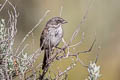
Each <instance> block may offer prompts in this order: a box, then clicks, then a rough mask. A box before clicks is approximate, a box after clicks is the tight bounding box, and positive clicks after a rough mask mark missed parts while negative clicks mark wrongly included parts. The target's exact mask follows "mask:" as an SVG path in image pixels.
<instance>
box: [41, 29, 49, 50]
mask: <svg viewBox="0 0 120 80" xmlns="http://www.w3.org/2000/svg"><path fill="white" fill-rule="evenodd" d="M47 33H48V30H47V28H44V30H43V32H42V34H41V37H40V47H41V50H43V49H44V44H43V42H44V39H45V37H46V35H47Z"/></svg>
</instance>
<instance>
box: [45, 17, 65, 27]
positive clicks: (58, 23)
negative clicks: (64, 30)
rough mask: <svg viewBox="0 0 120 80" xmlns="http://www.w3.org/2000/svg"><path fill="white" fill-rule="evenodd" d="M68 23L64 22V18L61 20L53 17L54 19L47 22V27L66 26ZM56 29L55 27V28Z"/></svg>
mask: <svg viewBox="0 0 120 80" xmlns="http://www.w3.org/2000/svg"><path fill="white" fill-rule="evenodd" d="M65 23H67V21H66V20H64V19H63V18H60V17H53V18H52V19H50V20H49V21H48V22H47V26H52V25H56V26H57V25H61V24H65ZM54 27H55V26H54Z"/></svg>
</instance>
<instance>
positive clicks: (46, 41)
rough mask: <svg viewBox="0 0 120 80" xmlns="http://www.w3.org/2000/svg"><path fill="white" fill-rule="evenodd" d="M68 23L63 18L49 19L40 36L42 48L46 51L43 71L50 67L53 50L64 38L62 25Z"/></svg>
mask: <svg viewBox="0 0 120 80" xmlns="http://www.w3.org/2000/svg"><path fill="white" fill-rule="evenodd" d="M65 23H68V22H67V21H66V20H64V19H63V18H61V17H53V18H51V19H49V20H48V21H47V23H46V25H45V27H44V29H43V31H42V33H41V36H40V48H41V50H44V58H43V64H42V70H44V69H45V68H46V67H48V66H49V64H48V61H49V57H50V55H51V52H52V49H53V48H54V47H57V46H58V44H59V43H60V42H61V40H62V38H63V28H62V25H63V24H65Z"/></svg>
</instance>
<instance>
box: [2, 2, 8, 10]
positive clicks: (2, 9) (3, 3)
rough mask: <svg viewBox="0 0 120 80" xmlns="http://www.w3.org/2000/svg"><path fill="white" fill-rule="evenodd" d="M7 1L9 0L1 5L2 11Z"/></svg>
mask: <svg viewBox="0 0 120 80" xmlns="http://www.w3.org/2000/svg"><path fill="white" fill-rule="evenodd" d="M7 1H8V0H5V2H4V3H3V5H2V6H0V7H1V8H0V12H1V11H2V10H3V8H4V6H5V4H6V3H7Z"/></svg>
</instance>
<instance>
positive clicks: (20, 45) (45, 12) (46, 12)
mask: <svg viewBox="0 0 120 80" xmlns="http://www.w3.org/2000/svg"><path fill="white" fill-rule="evenodd" d="M49 12H50V10H47V11H46V12H45V14H44V15H43V17H42V18H41V19H40V20H39V22H38V23H37V24H36V25H35V26H34V28H32V30H30V31H29V32H28V33H27V34H26V35H25V37H24V38H23V40H22V41H21V43H20V44H19V46H18V47H17V50H16V52H15V54H17V53H18V51H19V49H20V47H21V45H22V44H23V42H24V41H25V40H26V39H27V37H28V36H29V35H30V34H31V33H32V32H33V31H34V30H35V29H36V28H37V27H38V26H39V25H40V23H41V22H42V21H43V20H44V18H45V17H46V16H47V14H48V13H49Z"/></svg>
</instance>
